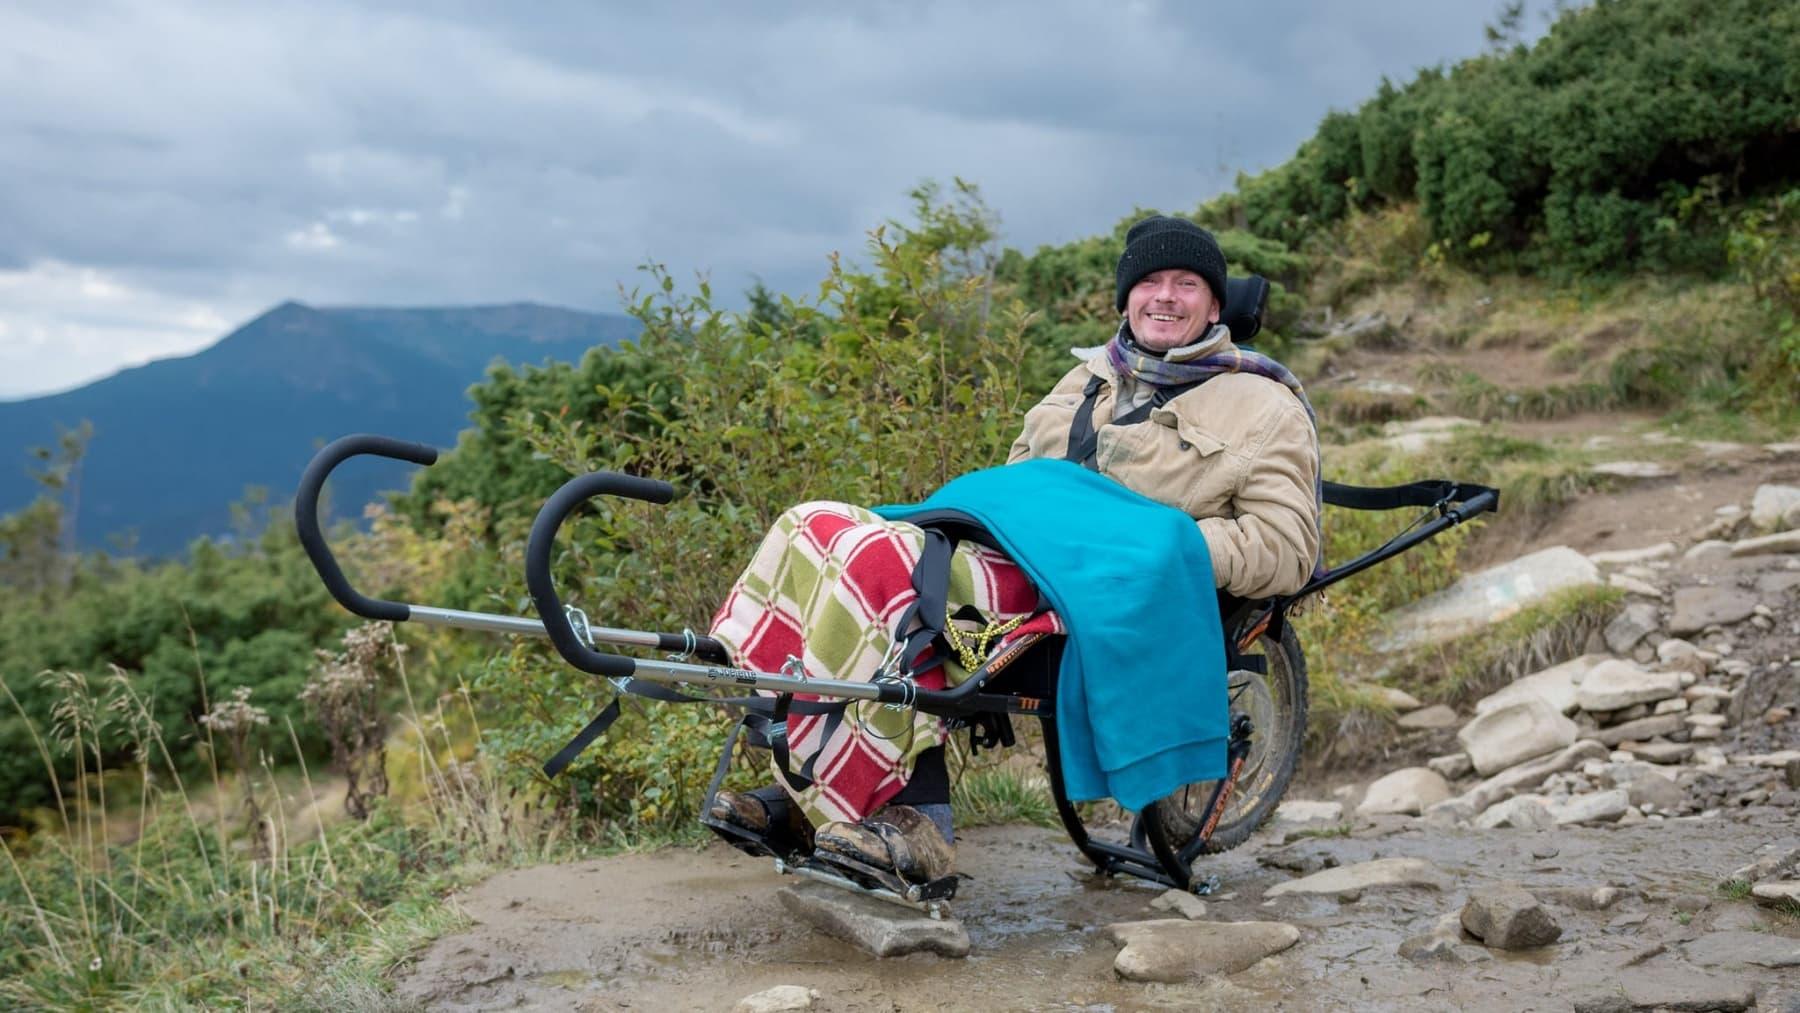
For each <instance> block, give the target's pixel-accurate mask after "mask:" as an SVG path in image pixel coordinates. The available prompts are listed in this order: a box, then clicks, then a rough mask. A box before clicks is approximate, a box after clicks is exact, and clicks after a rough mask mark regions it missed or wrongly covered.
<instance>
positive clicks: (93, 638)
mask: <svg viewBox="0 0 1800 1013" xmlns="http://www.w3.org/2000/svg"><path fill="white" fill-rule="evenodd" d="M347 618H348V617H347V616H346V615H345V614H344V613H343V611H342V610H341V609H339V608H338V607H337V606H336V605H334V604H331V603H330V599H329V598H328V596H327V595H326V592H325V589H324V586H323V585H322V584H321V583H320V582H319V578H318V576H317V574H315V573H314V572H313V570H312V567H311V566H310V565H309V564H308V562H307V561H306V557H305V555H304V554H303V553H302V552H301V550H300V546H299V540H298V538H297V537H296V535H295V534H294V530H293V527H292V526H291V525H288V524H274V525H271V526H270V527H269V528H268V530H266V531H265V532H264V533H263V534H262V535H261V537H260V538H258V539H256V540H254V541H252V542H250V543H248V544H242V545H238V546H222V545H219V544H216V543H213V542H209V541H201V542H197V543H195V545H194V547H193V549H192V550H191V551H190V553H189V556H188V559H187V561H186V562H185V564H183V563H175V562H169V563H161V564H155V565H146V564H140V563H135V562H119V561H114V560H109V559H106V558H104V557H91V558H88V559H84V560H81V561H79V562H78V563H75V564H73V565H72V576H71V579H70V583H69V586H68V589H67V590H66V592H64V593H62V594H61V595H60V596H58V597H56V598H55V599H53V600H43V599H41V598H39V597H37V596H35V595H29V594H28V593H27V592H25V591H21V590H18V589H13V590H0V643H4V644H5V645H6V648H7V649H6V652H5V654H4V656H0V679H3V680H4V682H5V684H6V685H7V687H8V688H9V689H11V691H12V692H13V693H14V694H15V695H17V697H18V699H19V701H20V704H21V707H22V710H23V713H22V714H21V713H14V712H12V711H11V710H10V709H6V710H0V741H5V742H9V743H19V742H23V741H26V738H25V731H24V729H25V724H24V722H25V721H26V720H27V719H29V720H31V721H33V722H36V723H37V724H40V725H45V724H48V723H49V720H48V719H49V715H50V713H51V709H52V707H53V706H54V705H55V702H56V698H57V694H56V691H55V690H54V688H52V687H51V686H50V685H48V684H47V683H46V682H45V680H43V679H41V678H39V673H40V672H44V671H46V670H74V671H105V670H107V668H108V667H109V666H112V667H116V668H118V669H120V670H122V671H123V672H125V673H126V678H128V679H129V680H130V681H131V685H132V687H133V689H134V691H135V692H136V693H137V694H138V695H139V696H140V697H142V698H143V699H144V700H145V701H146V703H145V707H146V710H147V712H148V713H149V714H150V715H151V716H152V717H154V719H155V720H156V722H157V723H158V725H159V727H160V728H161V730H162V733H163V735H164V736H165V737H166V738H167V739H169V740H170V741H178V740H181V739H184V738H187V737H189V736H191V735H193V734H194V729H195V726H194V721H195V719H197V718H198V717H199V716H200V715H201V714H202V713H204V712H205V710H206V706H207V702H208V701H209V700H220V699H223V698H224V697H225V696H226V695H227V694H228V693H229V692H230V691H231V690H232V689H235V688H236V687H239V686H248V687H251V688H253V689H254V690H255V691H256V701H257V703H258V704H259V705H261V706H264V707H266V708H267V709H268V711H269V713H270V715H271V717H272V719H273V721H274V722H275V724H276V725H277V726H278V727H279V726H280V724H281V723H282V721H284V720H287V719H292V720H294V721H295V723H296V724H297V725H301V726H302V727H305V723H304V722H303V721H302V720H301V719H302V713H301V707H300V704H299V702H298V700H297V699H296V697H297V695H298V693H299V691H300V688H301V686H302V685H303V684H304V683H305V681H306V677H307V675H308V673H309V672H310V670H311V667H312V652H313V648H314V647H316V646H320V645H323V644H326V643H330V642H331V641H332V640H334V639H335V638H336V635H337V633H338V632H339V631H340V630H341V629H342V628H343V626H344V625H346V620H347ZM302 741H303V742H304V743H305V744H306V745H307V746H308V747H309V748H316V747H317V746H318V745H319V744H320V740H319V738H318V737H317V735H316V733H312V732H308V733H307V734H306V735H305V736H304V737H303V740H302ZM59 762H61V763H64V764H66V765H65V766H63V767H62V768H61V769H62V772H63V775H64V776H65V777H67V776H69V771H70V769H71V766H72V765H73V764H74V762H75V760H74V759H73V758H72V757H62V758H59ZM0 799H3V800H4V801H0V822H17V821H18V820H20V819H21V818H22V815H23V814H24V813H25V812H26V811H27V810H30V809H32V808H34V807H37V806H42V805H45V804H47V803H48V802H49V801H50V799H51V795H50V790H49V786H48V784H47V783H46V781H45V779H44V771H43V768H42V766H41V764H40V763H39V762H38V758H37V757H36V756H34V755H31V754H30V753H28V752H25V751H23V750H18V749H14V750H10V751H8V752H6V753H4V754H0Z"/></svg>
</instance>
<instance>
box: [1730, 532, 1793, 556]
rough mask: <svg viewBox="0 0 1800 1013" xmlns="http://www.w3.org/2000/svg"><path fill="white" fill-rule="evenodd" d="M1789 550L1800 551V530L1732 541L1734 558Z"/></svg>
mask: <svg viewBox="0 0 1800 1013" xmlns="http://www.w3.org/2000/svg"><path fill="white" fill-rule="evenodd" d="M1788 552H1800V530H1795V531H1783V532H1780V533H1779V534H1773V535H1764V536H1762V537H1761V538H1746V539H1744V540H1743V541H1741V542H1732V543H1731V555H1732V558H1734V559H1735V558H1737V557H1739V556H1767V555H1772V554H1776V553H1788Z"/></svg>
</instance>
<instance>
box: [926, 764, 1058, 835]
mask: <svg viewBox="0 0 1800 1013" xmlns="http://www.w3.org/2000/svg"><path fill="white" fill-rule="evenodd" d="M950 804H951V806H952V807H954V808H955V810H956V822H957V824H958V825H959V826H965V827H980V826H988V825H991V824H1000V823H1031V824H1034V825H1036V826H1040V827H1054V826H1057V825H1059V823H1060V820H1059V818H1058V816H1057V815H1056V803H1055V801H1054V800H1052V799H1051V797H1050V786H1049V784H1048V783H1046V781H1045V779H1044V775H1043V773H1042V771H1034V772H1033V773H1031V774H1022V773H1021V772H1020V771H1019V770H1018V769H1016V768H1014V767H1010V766H999V767H987V768H984V769H981V770H965V771H964V772H963V774H962V776H961V777H960V778H959V779H958V780H957V782H956V784H955V786H954V787H953V788H952V789H951V792H950Z"/></svg>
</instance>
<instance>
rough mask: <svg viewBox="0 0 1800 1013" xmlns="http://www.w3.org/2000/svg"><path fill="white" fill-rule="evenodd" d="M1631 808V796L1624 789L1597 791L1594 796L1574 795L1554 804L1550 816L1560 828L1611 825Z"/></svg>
mask: <svg viewBox="0 0 1800 1013" xmlns="http://www.w3.org/2000/svg"><path fill="white" fill-rule="evenodd" d="M1630 808H1631V794H1630V793H1629V792H1627V791H1626V790H1625V789H1624V788H1611V789H1608V790H1606V791H1597V792H1594V793H1593V794H1592V795H1572V796H1570V797H1569V798H1567V799H1563V800H1562V801H1559V802H1555V803H1552V804H1551V806H1550V815H1551V816H1552V817H1553V818H1555V820H1556V823H1557V825H1558V826H1569V825H1572V824H1581V823H1611V822H1612V821H1614V820H1616V819H1618V818H1619V817H1621V816H1623V815H1625V813H1626V811H1627V810H1629V809H1630Z"/></svg>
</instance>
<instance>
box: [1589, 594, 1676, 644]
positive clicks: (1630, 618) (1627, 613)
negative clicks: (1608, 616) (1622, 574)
mask: <svg viewBox="0 0 1800 1013" xmlns="http://www.w3.org/2000/svg"><path fill="white" fill-rule="evenodd" d="M1608 583H1611V582H1610V581H1609V582H1608ZM1627 590H1629V589H1627ZM1650 593H1651V594H1656V593H1657V592H1656V589H1655V588H1651V591H1650ZM1658 613H1659V610H1658V609H1657V607H1656V606H1655V605H1653V604H1651V603H1650V602H1646V601H1636V602H1632V603H1631V604H1629V605H1627V606H1625V607H1624V608H1623V609H1620V610H1619V614H1618V615H1616V616H1613V618H1612V621H1611V622H1609V623H1607V624H1606V628H1605V629H1604V630H1601V631H1600V635H1601V637H1602V638H1604V639H1605V640H1606V649H1607V650H1609V651H1611V652H1613V653H1614V654H1629V653H1630V652H1631V649H1632V648H1633V647H1636V646H1637V645H1638V641H1640V640H1642V639H1644V638H1645V637H1647V636H1649V635H1650V634H1652V633H1655V632H1656V631H1657V630H1658V629H1661V627H1662V624H1661V622H1660V616H1659V614H1658Z"/></svg>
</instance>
